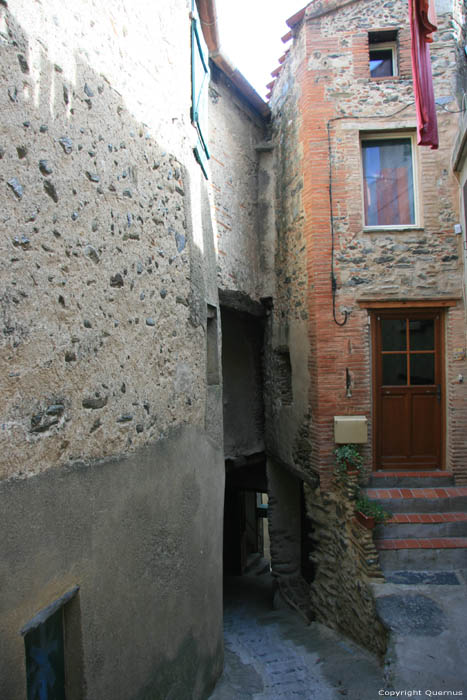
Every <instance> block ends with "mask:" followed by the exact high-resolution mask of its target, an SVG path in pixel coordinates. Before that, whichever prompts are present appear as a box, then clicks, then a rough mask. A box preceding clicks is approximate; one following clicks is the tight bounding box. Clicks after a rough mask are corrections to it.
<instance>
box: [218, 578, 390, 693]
mask: <svg viewBox="0 0 467 700" xmlns="http://www.w3.org/2000/svg"><path fill="white" fill-rule="evenodd" d="M224 595H225V602H224V635H225V637H224V638H225V665H224V674H223V676H222V678H221V679H220V681H219V682H218V684H217V686H216V688H215V690H214V692H213V694H212V695H211V696H210V700H247V699H248V698H251V700H276V699H277V700H279V699H281V700H285V699H286V698H287V699H291V698H292V699H293V698H296V699H297V700H298V699H300V700H342V698H347V699H348V700H377V699H378V698H379V697H381V695H379V694H378V691H380V690H381V689H383V688H385V684H384V679H383V669H382V668H381V666H380V665H379V664H378V662H377V660H376V659H375V658H374V657H373V656H372V655H370V654H369V653H367V652H366V651H365V650H363V649H361V648H359V647H358V646H356V645H355V644H353V643H352V642H351V641H349V640H348V639H346V638H344V637H343V636H341V635H339V634H337V633H335V632H333V631H332V630H329V629H328V628H327V627H325V626H323V625H320V624H318V623H316V622H313V623H311V625H308V624H307V623H306V622H305V621H304V620H303V619H302V618H301V617H300V616H299V615H298V614H297V613H295V612H294V611H293V610H289V609H280V610H273V609H272V597H273V587H272V578H271V576H270V574H269V573H266V574H262V575H256V576H255V575H244V576H237V577H229V578H227V579H226V582H225V591H224Z"/></svg>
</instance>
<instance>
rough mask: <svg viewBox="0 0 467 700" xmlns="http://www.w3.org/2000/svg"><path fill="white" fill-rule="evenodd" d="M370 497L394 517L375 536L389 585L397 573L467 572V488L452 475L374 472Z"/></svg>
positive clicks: (430, 472)
mask: <svg viewBox="0 0 467 700" xmlns="http://www.w3.org/2000/svg"><path fill="white" fill-rule="evenodd" d="M366 493H367V496H368V497H369V498H370V499H371V500H373V501H377V502H378V503H380V504H381V505H382V507H383V508H384V509H385V510H388V511H390V512H391V513H392V517H391V519H390V520H388V521H387V522H386V524H385V525H379V526H378V527H377V529H376V530H375V544H376V547H377V549H378V551H379V559H380V564H381V568H382V570H383V573H384V574H385V577H386V580H388V577H389V580H391V576H393V572H396V571H397V572H402V571H405V572H410V571H412V572H416V571H418V572H420V571H426V572H435V571H444V572H446V571H453V570H456V569H467V487H456V486H455V485H454V478H453V476H452V474H450V473H448V472H445V471H427V472H422V471H418V472H417V471H411V472H386V471H384V472H382V471H379V472H373V474H372V476H371V480H370V484H369V488H367V489H366ZM412 578H414V577H412ZM415 578H417V577H416V576H415ZM419 578H420V577H419ZM400 582H402V581H400ZM407 583H409V581H407Z"/></svg>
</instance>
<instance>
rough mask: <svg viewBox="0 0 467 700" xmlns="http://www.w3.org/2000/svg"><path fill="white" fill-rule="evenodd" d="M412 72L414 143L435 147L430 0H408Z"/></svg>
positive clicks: (436, 141)
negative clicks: (414, 123)
mask: <svg viewBox="0 0 467 700" xmlns="http://www.w3.org/2000/svg"><path fill="white" fill-rule="evenodd" d="M409 13H410V34H411V38H412V75H413V86H414V93H415V106H416V111H417V143H418V145H419V146H431V148H438V124H437V120H436V105H435V95H434V91H433V77H432V73H431V61H430V49H429V44H430V43H431V42H432V41H433V36H432V35H433V32H435V31H436V29H437V27H436V16H435V11H434V0H409Z"/></svg>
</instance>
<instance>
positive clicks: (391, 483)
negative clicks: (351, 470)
mask: <svg viewBox="0 0 467 700" xmlns="http://www.w3.org/2000/svg"><path fill="white" fill-rule="evenodd" d="M369 486H370V487H371V488H376V489H377V488H399V487H401V486H402V487H404V488H412V487H414V488H430V487H435V488H440V487H444V486H454V477H453V475H452V473H451V472H446V471H415V470H412V471H393V472H391V471H376V472H372V474H371V476H370V480H369Z"/></svg>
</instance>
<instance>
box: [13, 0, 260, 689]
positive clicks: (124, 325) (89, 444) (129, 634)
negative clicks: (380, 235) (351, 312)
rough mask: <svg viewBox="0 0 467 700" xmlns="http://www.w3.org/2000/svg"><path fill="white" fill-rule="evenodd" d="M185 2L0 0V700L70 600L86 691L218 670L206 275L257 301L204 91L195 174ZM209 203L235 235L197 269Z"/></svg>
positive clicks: (215, 441)
mask: <svg viewBox="0 0 467 700" xmlns="http://www.w3.org/2000/svg"><path fill="white" fill-rule="evenodd" d="M190 9H191V2H188V0H177V1H176V2H174V3H170V4H168V5H167V4H166V3H164V4H159V5H158V6H157V7H155V6H154V4H153V3H150V2H147V1H146V0H143V1H142V2H138V3H136V4H134V3H129V2H126V0H118V1H117V2H116V3H113V4H112V6H105V5H103V4H102V3H100V2H97V0H96V1H94V0H91V2H89V3H86V4H83V3H78V4H76V3H74V2H72V1H71V0H65V1H64V2H60V3H59V2H48V1H47V2H45V1H44V2H42V1H41V0H38V2H34V3H30V2H25V1H24V0H9V1H8V2H1V3H0V117H1V118H0V193H1V198H2V207H1V212H0V224H1V228H2V235H1V237H0V238H1V240H0V253H1V255H0V370H1V371H0V480H1V484H0V486H1V487H2V488H1V489H0V490H1V494H0V511H1V513H2V530H3V531H4V532H5V533H7V536H6V537H5V538H4V540H3V543H2V545H1V548H0V549H1V552H0V559H1V561H2V562H4V568H5V567H6V568H5V571H4V574H5V580H9V579H8V578H7V577H11V575H12V572H14V576H15V585H14V586H9V593H8V597H4V599H3V600H4V602H3V605H2V606H1V611H0V612H1V619H2V626H3V628H4V629H5V635H3V637H2V651H1V654H0V658H1V659H2V661H1V662H0V666H1V671H0V678H1V681H0V688H1V692H0V694H1V695H2V697H3V696H4V697H15V698H18V700H19V699H20V698H22V697H25V694H26V691H25V683H26V681H25V668H24V647H23V642H22V639H21V637H20V636H19V630H20V629H21V627H22V626H23V625H24V624H25V623H27V622H28V620H30V619H31V617H32V616H33V615H35V614H36V613H37V612H38V611H39V610H42V609H43V608H45V607H47V606H48V605H49V604H50V603H51V602H53V601H54V600H56V599H57V598H60V596H62V595H63V593H64V592H66V591H67V590H69V589H70V588H72V587H74V586H75V585H78V586H79V587H80V589H79V600H80V605H79V609H80V620H79V626H80V628H81V633H82V634H81V636H82V647H83V649H82V651H83V659H84V661H83V675H84V678H82V679H81V682H82V683H83V684H84V685H86V686H87V692H88V694H89V696H90V697H91V696H92V697H100V698H107V697H108V698H112V699H113V700H114V699H115V700H118V698H122V700H123V698H125V699H127V698H133V697H134V698H136V697H138V698H143V697H167V696H168V695H174V694H175V696H177V697H185V696H187V697H188V695H189V696H190V697H193V698H195V697H196V698H199V697H205V696H206V694H207V693H208V692H209V690H210V688H211V687H212V686H213V684H214V682H215V680H216V677H217V676H218V675H219V673H220V670H221V666H222V653H223V649H222V647H223V642H222V595H221V592H222V508H223V500H224V455H223V444H222V442H223V438H222V432H223V431H222V378H221V372H220V369H219V368H220V310H219V301H218V274H219V279H222V280H223V281H224V283H225V285H226V286H231V287H233V288H234V289H235V291H238V292H240V293H242V294H245V295H248V296H251V297H253V298H259V296H261V293H260V292H261V290H260V282H259V279H260V272H261V270H260V264H259V262H258V258H259V255H260V251H259V249H258V246H257V245H256V243H255V241H254V233H255V228H256V225H257V218H256V208H257V201H258V193H257V172H258V165H257V160H258V157H257V153H256V151H255V144H256V142H257V141H260V140H262V139H263V138H264V125H263V124H262V121H261V119H259V118H258V116H257V115H255V113H254V112H253V110H251V109H250V108H249V107H248V105H247V104H246V103H244V102H242V100H241V99H240V98H239V96H238V94H237V93H236V92H235V91H234V90H233V88H232V86H230V85H228V84H227V83H226V84H223V85H222V88H221V94H222V108H219V109H217V112H216V114H217V117H216V124H217V126H218V136H217V139H218V141H217V142H216V133H215V131H213V133H212V134H211V137H210V138H211V143H212V150H213V152H214V153H218V152H219V150H222V149H224V152H225V154H226V160H227V158H228V162H229V173H228V176H225V177H224V176H223V175H221V171H220V170H219V168H218V167H217V165H214V160H213V159H212V161H213V162H212V165H213V167H212V173H211V179H210V180H209V181H206V180H205V178H204V176H203V174H202V172H201V169H200V167H199V165H198V163H197V162H196V160H195V158H194V155H193V152H192V148H193V146H194V145H195V143H196V132H195V130H194V128H193V127H192V125H191V123H190V107H191V65H190V64H191V49H190V14H189V13H190ZM211 108H212V109H214V108H215V106H214V105H213V104H211ZM232 115H235V139H238V146H236V141H235V139H234V138H231V139H230V141H228V142H224V140H225V135H226V134H227V133H228V129H227V126H228V123H229V120H230V119H231V118H232ZM230 152H231V153H232V158H230V155H229V153H230ZM245 164H247V167H246V168H245V167H243V166H244V165H245ZM229 178H230V180H231V182H230V184H229V183H228V179H229ZM216 182H218V185H217V189H216ZM229 186H230V187H231V189H232V188H233V187H235V188H236V189H237V191H238V192H240V193H248V201H247V197H243V196H242V197H240V196H239V197H237V196H229V195H228V193H227V188H228V187H229ZM211 188H212V189H214V190H215V191H216V192H217V193H218V194H216V198H215V200H214V199H213V197H212V193H211V192H210V189H211ZM243 205H245V206H243ZM214 207H217V208H218V209H219V210H222V211H223V212H227V213H228V215H229V216H230V217H231V219H232V220H234V221H238V222H241V223H240V225H239V228H238V230H236V231H235V236H236V241H237V243H235V242H231V243H230V244H229V246H227V253H228V256H229V261H227V260H225V261H224V262H223V263H222V265H220V264H219V269H218V262H217V260H218V257H220V252H218V251H217V247H221V246H218V244H217V243H216V241H217V239H216V235H215V234H216V230H217V229H216V225H217V224H216V222H215V212H216V209H215V208H214ZM235 245H238V247H239V249H240V248H241V251H242V253H241V256H240V257H235V255H236V253H235ZM245 259H248V260H249V262H250V267H248V269H242V265H241V264H240V263H241V262H242V263H243V262H244V260H245ZM231 273H232V276H231ZM234 277H235V281H234V282H232V280H233V279H234ZM208 328H209V333H208ZM187 456H188V457H187ZM200 494H202V495H201V496H200ZM29 525H31V527H32V530H31V528H30V527H29ZM189 571H190V572H192V573H191V575H190V576H189V577H187V572H189ZM143 618H144V619H143ZM167 630H170V634H169V635H168V632H167ZM169 637H170V640H169ZM71 657H73V650H71ZM122 669H125V672H124V674H123V675H122Z"/></svg>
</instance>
